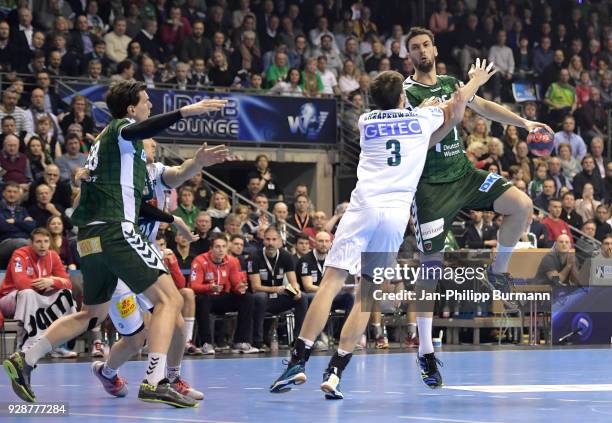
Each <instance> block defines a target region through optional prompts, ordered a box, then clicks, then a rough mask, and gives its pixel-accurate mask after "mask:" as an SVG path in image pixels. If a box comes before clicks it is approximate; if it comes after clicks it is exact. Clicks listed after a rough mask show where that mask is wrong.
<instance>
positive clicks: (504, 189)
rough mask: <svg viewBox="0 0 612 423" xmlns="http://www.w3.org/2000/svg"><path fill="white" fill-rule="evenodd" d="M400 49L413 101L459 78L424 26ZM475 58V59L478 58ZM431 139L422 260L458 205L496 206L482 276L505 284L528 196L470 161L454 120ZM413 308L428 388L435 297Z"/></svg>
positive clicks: (418, 199)
mask: <svg viewBox="0 0 612 423" xmlns="http://www.w3.org/2000/svg"><path fill="white" fill-rule="evenodd" d="M406 49H407V50H408V54H409V55H410V59H411V60H412V63H413V64H414V67H415V72H414V74H413V75H412V76H409V77H408V78H407V79H406V80H405V82H404V91H405V93H406V97H407V99H408V102H409V103H410V105H411V106H413V107H416V106H418V105H419V104H421V103H422V102H423V101H426V100H427V99H430V98H431V97H435V98H437V99H439V101H446V100H447V99H449V98H450V96H451V95H452V93H453V92H455V91H456V86H457V85H461V83H460V81H458V80H457V79H456V78H454V77H452V76H447V75H437V74H436V63H435V61H436V56H437V54H438V52H437V49H436V47H435V44H434V36H433V33H432V32H431V31H429V30H427V29H425V28H419V27H415V28H411V30H410V33H409V34H408V36H407V37H406ZM477 63H478V60H477ZM468 107H469V108H470V109H472V110H473V111H475V112H476V113H478V114H480V115H482V116H484V117H485V118H487V119H491V120H495V121H497V122H500V123H504V124H509V125H514V126H520V127H523V128H526V129H527V130H530V131H531V130H533V129H535V128H538V127H544V128H546V129H547V130H549V131H551V129H550V128H549V127H548V126H547V125H545V124H543V123H539V122H532V121H529V120H526V119H523V118H521V117H520V116H518V115H516V114H514V113H512V112H510V111H508V110H506V109H505V108H503V107H502V106H500V105H499V104H496V103H493V102H491V101H487V100H485V99H483V98H481V97H478V96H474V97H473V98H472V99H471V100H470V102H469V103H468ZM431 141H432V142H437V144H436V145H435V146H434V147H433V148H431V149H429V151H428V152H427V159H426V161H425V168H424V169H423V174H422V176H421V180H420V181H419V185H418V187H417V191H416V194H415V197H414V201H413V203H412V204H413V205H412V216H413V220H414V224H415V232H416V238H417V244H418V247H419V251H420V253H421V265H422V267H423V268H424V269H432V270H433V271H431V272H425V274H426V275H431V274H433V275H434V276H435V274H436V273H438V274H439V273H440V272H439V271H438V272H436V271H435V270H436V269H438V270H440V269H441V267H442V253H441V251H442V249H443V247H444V239H445V236H446V232H447V231H448V230H449V228H450V226H451V224H452V221H453V219H454V218H455V216H456V215H457V213H458V212H459V211H460V210H462V209H477V210H478V209H480V210H483V209H488V210H491V209H493V210H495V211H496V212H497V213H500V214H502V215H503V216H504V221H503V224H502V225H501V227H500V228H499V233H498V245H497V254H496V256H495V259H494V261H493V263H492V265H491V267H490V268H489V269H488V271H487V280H486V281H485V282H486V283H487V284H488V285H489V287H490V288H491V289H503V290H507V289H508V285H509V283H510V280H509V275H508V274H507V272H508V262H509V261H510V255H511V254H512V250H513V248H514V246H515V245H516V243H517V242H518V240H519V237H520V236H521V234H522V233H523V232H524V230H525V228H526V226H527V222H528V220H529V217H530V216H531V213H532V211H533V205H532V202H531V199H530V198H529V197H528V196H527V195H526V194H525V193H523V192H521V191H520V190H519V189H517V188H515V187H514V186H512V184H511V183H510V182H509V181H508V180H506V179H505V178H503V177H502V176H500V175H498V174H495V173H488V172H486V171H483V170H479V169H476V168H474V166H473V165H472V163H471V162H470V161H469V160H468V158H467V156H466V154H465V151H464V144H463V141H462V140H461V138H460V136H459V132H458V130H457V128H456V127H453V126H451V125H448V124H446V125H444V126H443V127H441V128H440V129H438V131H436V132H435V133H434V134H433V135H432V139H431ZM436 285H437V278H435V277H434V278H430V279H427V278H423V279H420V280H418V281H417V288H416V289H417V291H419V292H417V298H423V297H421V295H422V293H421V292H420V291H423V290H425V291H435V289H436ZM418 308H419V311H418V312H417V325H418V331H419V353H418V363H419V366H420V368H421V376H422V379H423V381H424V382H425V384H427V386H429V387H430V388H438V387H440V386H442V377H441V375H440V372H439V371H438V368H437V363H438V361H437V359H436V358H435V356H434V348H433V343H432V334H431V332H432V320H433V319H432V318H433V304H420V306H419V307H418Z"/></svg>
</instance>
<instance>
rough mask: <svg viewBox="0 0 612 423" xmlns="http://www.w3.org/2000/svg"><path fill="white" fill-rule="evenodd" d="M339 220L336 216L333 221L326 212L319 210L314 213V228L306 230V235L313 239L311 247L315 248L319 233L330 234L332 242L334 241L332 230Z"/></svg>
mask: <svg viewBox="0 0 612 423" xmlns="http://www.w3.org/2000/svg"><path fill="white" fill-rule="evenodd" d="M337 220H339V218H336V215H334V216H333V217H332V219H328V218H327V215H326V214H325V212H324V211H322V210H319V211H316V212H314V213H313V215H312V226H311V227H307V228H304V233H305V234H306V235H308V236H309V237H310V238H311V241H310V246H311V247H312V248H314V241H313V240H314V239H315V238H316V236H317V234H318V233H319V232H327V233H329V235H330V237H331V240H332V241H333V240H334V235H333V234H332V229H333V227H334V225H335V223H336V222H337Z"/></svg>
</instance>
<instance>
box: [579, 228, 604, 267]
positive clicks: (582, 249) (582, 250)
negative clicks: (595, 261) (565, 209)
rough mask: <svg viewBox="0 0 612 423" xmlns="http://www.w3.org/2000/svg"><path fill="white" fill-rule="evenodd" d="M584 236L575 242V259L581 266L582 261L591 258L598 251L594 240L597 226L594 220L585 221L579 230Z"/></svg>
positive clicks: (597, 242) (596, 242) (597, 244)
mask: <svg viewBox="0 0 612 423" xmlns="http://www.w3.org/2000/svg"><path fill="white" fill-rule="evenodd" d="M580 230H581V231H582V232H584V234H585V235H586V236H581V237H580V238H578V240H577V241H576V259H577V260H578V264H579V265H582V264H583V263H584V261H585V260H586V259H588V258H590V257H592V256H593V254H594V253H595V251H597V250H598V249H599V241H597V240H596V239H595V233H596V230H597V226H596V225H595V221H594V220H587V221H586V222H584V224H583V225H582V227H581V228H580Z"/></svg>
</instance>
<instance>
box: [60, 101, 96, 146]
mask: <svg viewBox="0 0 612 423" xmlns="http://www.w3.org/2000/svg"><path fill="white" fill-rule="evenodd" d="M73 123H78V124H79V125H81V127H82V128H83V131H84V132H85V136H87V134H93V133H94V129H95V123H94V120H93V118H92V117H91V113H90V111H89V107H88V103H87V98H86V97H84V96H82V95H78V94H77V95H75V96H74V97H72V101H71V102H70V111H69V112H68V114H66V115H65V116H64V117H63V118H62V119H61V121H60V126H61V128H62V131H63V132H64V133H68V127H69V126H70V125H72V124H73Z"/></svg>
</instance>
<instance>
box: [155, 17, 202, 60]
mask: <svg viewBox="0 0 612 423" xmlns="http://www.w3.org/2000/svg"><path fill="white" fill-rule="evenodd" d="M191 31H192V30H191V23H190V22H189V20H188V19H187V18H186V17H184V16H183V15H182V12H181V8H180V7H179V6H173V7H170V16H169V17H168V20H166V21H165V22H164V23H163V24H162V26H161V31H160V32H161V42H162V43H163V45H164V46H165V47H166V49H167V53H168V54H174V53H175V48H176V46H178V45H179V44H180V43H181V42H182V41H183V40H184V39H185V38H187V37H188V36H190V35H191ZM202 33H204V28H202Z"/></svg>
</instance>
